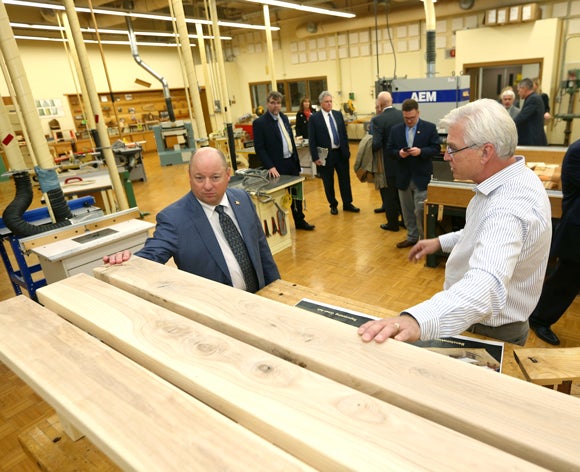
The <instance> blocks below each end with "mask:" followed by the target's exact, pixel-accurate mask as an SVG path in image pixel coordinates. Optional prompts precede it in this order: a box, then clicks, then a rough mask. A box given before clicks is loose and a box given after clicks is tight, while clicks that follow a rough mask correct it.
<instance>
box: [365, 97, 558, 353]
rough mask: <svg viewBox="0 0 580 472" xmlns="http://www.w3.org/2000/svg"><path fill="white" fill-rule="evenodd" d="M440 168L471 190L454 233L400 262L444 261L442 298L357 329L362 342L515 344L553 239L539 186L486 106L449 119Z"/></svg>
mask: <svg viewBox="0 0 580 472" xmlns="http://www.w3.org/2000/svg"><path fill="white" fill-rule="evenodd" d="M441 126H442V127H443V128H446V129H447V130H448V136H447V151H446V153H445V160H446V161H448V162H449V164H450V167H451V170H452V172H453V177H454V178H455V179H461V180H472V181H473V182H475V183H476V187H475V189H474V191H475V195H474V196H473V198H472V199H471V201H470V203H469V205H468V207H467V212H466V218H465V227H464V228H463V229H462V230H459V231H456V232H453V233H448V234H444V235H442V236H439V237H438V238H433V239H426V240H421V241H419V242H418V243H417V244H416V245H415V246H413V248H412V249H411V251H410V252H409V260H410V261H413V262H417V261H419V260H420V259H421V258H422V257H423V256H426V255H428V254H433V253H435V252H437V251H439V250H443V251H445V252H450V255H449V258H448V260H447V264H446V267H445V285H444V290H443V291H441V292H439V293H437V294H436V295H434V296H433V297H432V298H431V299H429V300H427V301H424V302H422V303H420V304H418V305H415V306H413V307H411V308H408V309H407V310H405V311H404V312H402V313H401V315H400V316H398V317H396V318H389V319H384V320H377V321H371V322H368V323H365V324H364V325H362V326H361V327H360V328H359V334H360V335H361V337H362V340H363V341H365V342H368V341H371V340H373V339H374V340H375V341H377V342H383V341H385V340H386V339H388V338H389V337H393V338H395V339H397V340H399V341H416V340H418V339H421V340H427V339H435V338H439V337H444V336H453V335H456V334H459V333H461V332H463V331H465V330H468V331H471V332H474V333H478V334H481V335H484V336H488V337H492V338H496V339H500V340H502V341H507V342H512V343H516V344H520V345H523V344H524V343H525V341H526V339H527V336H528V331H529V325H528V317H529V315H530V313H531V312H532V311H533V309H534V307H535V306H536V303H537V301H538V299H539V296H540V293H541V290H542V283H543V278H544V273H545V269H546V264H547V262H548V254H549V249H550V240H551V235H552V227H551V211H550V202H549V200H548V196H547V193H546V191H545V189H544V187H543V185H542V182H541V181H540V180H539V178H538V177H537V176H536V175H535V174H534V173H533V172H532V171H531V170H530V169H528V168H527V167H526V165H525V162H524V159H523V157H521V156H514V152H515V148H516V144H517V139H518V137H517V131H516V127H515V124H514V122H513V120H512V119H511V117H510V116H509V115H507V114H506V113H505V110H504V109H503V107H502V105H500V104H499V103H497V102H496V101H495V100H490V99H482V100H478V101H475V102H472V103H469V104H467V105H465V106H463V107H460V108H456V109H454V110H452V111H451V112H450V113H449V114H447V116H445V118H443V120H442V121H441Z"/></svg>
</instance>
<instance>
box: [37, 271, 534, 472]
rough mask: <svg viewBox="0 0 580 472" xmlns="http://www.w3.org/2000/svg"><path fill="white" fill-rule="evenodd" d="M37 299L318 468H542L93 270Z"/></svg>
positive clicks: (49, 288)
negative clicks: (145, 297) (132, 290)
mask: <svg viewBox="0 0 580 472" xmlns="http://www.w3.org/2000/svg"><path fill="white" fill-rule="evenodd" d="M39 298H40V300H41V301H42V303H44V304H45V305H46V306H47V307H49V308H50V309H52V310H55V311H57V312H58V313H60V314H61V315H62V316H64V317H65V318H66V319H68V320H69V321H71V322H72V323H74V324H76V325H78V326H81V327H82V328H83V329H86V330H88V331H90V332H91V333H92V334H93V335H95V336H97V337H98V338H100V339H101V340H103V342H106V343H108V344H110V345H111V346H112V347H114V348H115V349H116V350H118V351H120V352H123V353H124V354H126V355H128V356H130V357H131V358H133V359H134V360H135V361H137V362H139V363H140V364H141V365H144V366H145V367H147V368H148V369H149V370H151V371H153V372H155V373H156V374H157V375H160V376H162V377H164V378H166V379H168V380H170V381H171V382H172V383H174V384H175V385H177V386H178V387H180V388H181V389H183V390H184V391H187V392H189V393H190V394H192V395H195V396H196V397H197V398H198V399H200V400H201V401H203V402H204V403H206V404H208V405H209V406H211V407H212V408H215V409H216V410H218V411H220V412H221V413H223V414H224V415H226V416H227V417H229V418H232V419H234V420H235V421H237V422H238V423H240V424H241V425H243V426H245V427H247V428H249V429H251V430H252V431H254V432H255V433H257V434H259V435H261V436H262V437H264V438H265V439H268V440H270V441H271V442H273V443H274V444H277V445H279V446H280V447H282V448H283V449H284V450H286V451H288V452H290V453H291V454H293V455H295V456H296V457H298V458H299V459H301V460H303V461H304V462H306V463H308V464H309V465H311V466H313V467H316V468H317V469H322V470H357V469H359V470H385V469H389V468H391V469H397V470H424V469H425V468H435V469H441V468H445V469H447V468H450V469H454V470H484V469H485V470H489V468H495V467H508V468H516V469H517V468H521V467H532V468H535V466H534V465H532V464H529V463H525V462H524V461H522V460H521V459H519V458H515V457H514V456H510V455H509V454H506V453H505V452H503V451H499V450H497V449H496V448H493V447H490V446H488V445H486V444H484V443H481V442H479V441H476V440H474V439H472V438H469V437H466V436H463V435H461V434H459V433H457V432H455V431H452V430H449V429H446V428H444V427H442V426H440V425H437V424H434V423H431V422H429V421H427V420H425V419H423V418H420V417H418V416H416V415H413V414H410V413H408V412H406V411H403V410H401V409H399V408H396V407H393V406H392V405H389V404H387V403H385V402H382V401H380V400H377V399H376V398H373V397H371V396H370V395H366V394H363V393H361V392H359V391H357V390H354V389H352V388H350V387H347V386H345V385H342V384H340V383H337V382H334V381H332V380H329V379H327V378H325V377H323V376H321V375H318V374H316V373H313V372H310V371H308V370H306V369H303V368H301V367H299V366H297V365H295V364H292V363H290V362H287V361H285V360H282V359H280V358H278V357H276V356H274V355H272V354H268V353H266V352H264V351H262V350H260V349H257V348H255V347H252V346H250V345H248V344H246V343H243V342H240V341H238V340H235V339H232V338H231V337H229V336H227V335H224V334H222V333H219V332H217V331H214V330H212V329H210V328H208V327H206V326H203V325H200V324H198V323H196V322H193V321H191V320H189V319H187V318H185V317H183V316H181V315H179V314H176V313H173V312H171V311H169V310H166V309H164V308H162V307H159V306H157V305H154V304H153V303H150V302H148V301H146V300H143V299H141V298H138V297H137V296H135V295H132V294H129V293H127V292H124V291H122V290H121V289H118V288H116V287H114V286H112V285H109V284H107V283H105V282H102V281H98V280H95V279H93V278H91V277H89V276H87V275H85V274H79V275H77V276H74V277H70V278H68V279H66V280H62V281H59V282H57V283H55V284H51V285H48V286H47V287H44V288H43V289H42V290H40V291H39ZM254 298H257V297H254ZM258 300H260V299H259V298H258ZM262 301H265V300H263V299H262ZM387 464H388V465H387ZM508 464H509V465H508ZM494 466H495V467H494Z"/></svg>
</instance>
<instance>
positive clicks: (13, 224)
mask: <svg viewBox="0 0 580 472" xmlns="http://www.w3.org/2000/svg"><path fill="white" fill-rule="evenodd" d="M12 177H13V179H14V185H15V187H16V194H15V196H14V200H12V202H10V203H9V204H8V206H7V207H6V209H5V210H4V213H3V214H2V218H3V220H4V224H5V225H6V227H7V228H8V229H9V230H10V231H12V233H13V234H14V235H15V236H16V237H19V238H20V237H26V236H33V235H36V234H40V233H44V232H45V231H50V230H53V229H58V228H63V227H65V226H70V225H71V224H72V223H71V221H70V218H72V216H73V215H72V213H71V211H70V208H69V207H68V204H67V202H66V199H65V197H64V193H63V191H62V189H61V188H55V189H52V190H48V191H47V192H46V195H47V198H48V200H49V202H50V206H51V207H52V210H53V213H54V218H55V220H56V223H46V224H43V225H32V224H30V223H28V222H27V221H25V220H24V219H23V218H22V215H23V214H24V212H25V211H26V210H27V209H28V207H29V206H30V204H31V203H32V182H31V180H30V175H29V173H28V171H23V172H17V173H15V174H13V175H12Z"/></svg>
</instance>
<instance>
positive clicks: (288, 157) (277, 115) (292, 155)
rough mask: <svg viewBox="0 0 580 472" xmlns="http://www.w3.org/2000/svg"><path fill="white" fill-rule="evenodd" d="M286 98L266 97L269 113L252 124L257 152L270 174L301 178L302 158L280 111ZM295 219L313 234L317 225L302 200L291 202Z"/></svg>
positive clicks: (273, 94) (296, 223)
mask: <svg viewBox="0 0 580 472" xmlns="http://www.w3.org/2000/svg"><path fill="white" fill-rule="evenodd" d="M283 98H284V96H283V95H282V94H281V93H280V92H277V91H273V92H270V93H269V94H268V97H267V98H266V108H267V110H268V111H267V112H266V113H264V114H263V115H262V116H260V117H259V118H257V119H256V120H255V121H254V123H253V125H252V128H253V131H254V149H255V150H256V155H257V156H258V158H259V159H260V161H261V162H262V165H263V166H264V167H265V168H266V169H268V175H269V176H270V177H272V178H278V177H280V175H300V159H299V158H298V152H297V150H296V144H295V143H294V137H293V136H292V128H291V127H290V121H289V120H288V117H287V116H286V115H285V114H284V113H282V112H281V111H280V110H281V108H282V99H283ZM292 217H293V218H294V224H295V225H296V229H303V230H306V231H312V230H313V229H314V225H311V224H309V223H308V222H307V221H306V220H305V217H304V212H303V210H302V200H298V199H294V200H293V201H292Z"/></svg>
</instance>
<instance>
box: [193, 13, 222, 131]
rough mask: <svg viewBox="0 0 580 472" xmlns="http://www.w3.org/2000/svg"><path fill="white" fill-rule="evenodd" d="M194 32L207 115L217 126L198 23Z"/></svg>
mask: <svg viewBox="0 0 580 472" xmlns="http://www.w3.org/2000/svg"><path fill="white" fill-rule="evenodd" d="M195 33H196V34H197V45H198V49H199V58H200V60H201V68H202V70H203V80H204V82H205V98H206V99H207V103H208V108H209V116H210V117H211V118H213V125H214V126H215V127H216V128H217V119H216V116H215V102H214V97H215V93H214V90H213V87H214V85H213V82H212V80H211V75H210V72H209V66H208V63H207V54H206V53H205V38H204V37H203V27H202V26H201V24H200V23H196V24H195Z"/></svg>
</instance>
